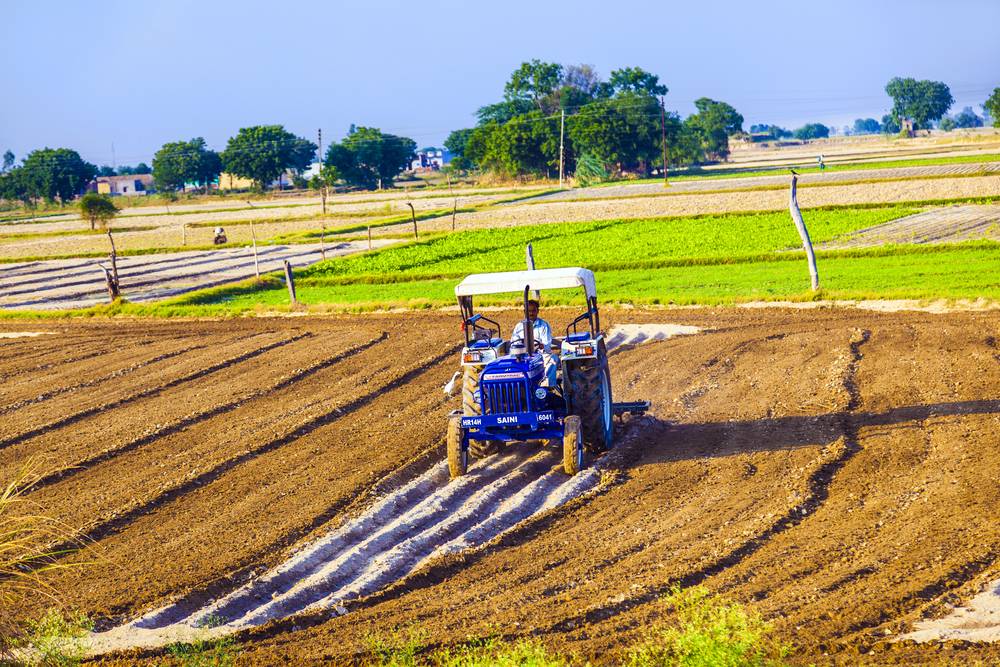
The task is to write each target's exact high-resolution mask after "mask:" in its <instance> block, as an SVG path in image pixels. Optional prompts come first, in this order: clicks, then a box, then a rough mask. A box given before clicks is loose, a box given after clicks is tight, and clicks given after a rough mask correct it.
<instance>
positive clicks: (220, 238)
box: [212, 227, 229, 245]
mask: <svg viewBox="0 0 1000 667" xmlns="http://www.w3.org/2000/svg"><path fill="white" fill-rule="evenodd" d="M228 242H229V240H228V239H227V238H226V230H224V229H223V228H222V227H216V228H215V238H213V239H212V243H214V244H215V245H222V244H223V243H228Z"/></svg>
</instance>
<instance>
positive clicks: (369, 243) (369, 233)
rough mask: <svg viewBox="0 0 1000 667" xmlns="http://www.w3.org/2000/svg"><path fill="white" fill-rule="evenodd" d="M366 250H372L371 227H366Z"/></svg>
mask: <svg viewBox="0 0 1000 667" xmlns="http://www.w3.org/2000/svg"><path fill="white" fill-rule="evenodd" d="M368 249H369V250H371V249H372V226H371V225H368Z"/></svg>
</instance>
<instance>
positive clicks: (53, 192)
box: [20, 148, 97, 203]
mask: <svg viewBox="0 0 1000 667" xmlns="http://www.w3.org/2000/svg"><path fill="white" fill-rule="evenodd" d="M20 168H21V169H23V170H24V178H25V179H26V180H25V183H26V184H27V187H28V189H29V191H30V192H31V195H32V196H33V197H35V198H40V199H45V200H46V201H50V202H51V201H55V200H56V199H58V200H59V201H60V202H62V203H66V202H68V201H70V200H71V199H73V198H75V197H76V196H77V195H79V194H80V193H82V192H83V190H84V188H86V187H87V184H88V183H89V182H90V181H92V180H93V179H94V177H95V176H96V175H97V167H95V166H94V165H92V164H90V163H89V162H87V161H85V160H84V159H83V158H81V157H80V154H79V153H77V152H76V151H74V150H72V149H70V148H43V149H41V150H36V151H32V152H31V153H28V156H27V157H26V158H24V162H23V163H22V164H21V167H20Z"/></svg>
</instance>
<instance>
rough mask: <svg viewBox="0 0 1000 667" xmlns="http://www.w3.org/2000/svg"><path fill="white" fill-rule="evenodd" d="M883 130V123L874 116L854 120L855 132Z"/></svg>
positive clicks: (867, 132)
mask: <svg viewBox="0 0 1000 667" xmlns="http://www.w3.org/2000/svg"><path fill="white" fill-rule="evenodd" d="M881 131H882V125H881V124H880V123H879V122H878V121H877V120H875V119H874V118H856V119H855V120H854V134H878V133H879V132H881Z"/></svg>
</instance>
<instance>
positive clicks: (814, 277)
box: [788, 170, 819, 292]
mask: <svg viewBox="0 0 1000 667" xmlns="http://www.w3.org/2000/svg"><path fill="white" fill-rule="evenodd" d="M798 178H799V177H798V175H797V174H796V173H795V171H794V170H793V171H792V190H791V194H790V195H789V197H788V210H789V211H790V212H791V214H792V221H793V222H795V228H796V229H797V230H799V236H800V237H801V238H802V246H803V247H804V248H805V249H806V259H807V260H809V280H810V282H811V283H812V289H813V291H814V292H815V291H816V290H818V289H819V271H818V270H817V268H816V254H815V253H814V252H813V246H812V241H810V240H809V230H808V229H806V222H805V220H803V219H802V212H801V211H800V210H799V202H798V199H797V198H796V196H795V184H796V182H797V181H798Z"/></svg>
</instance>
